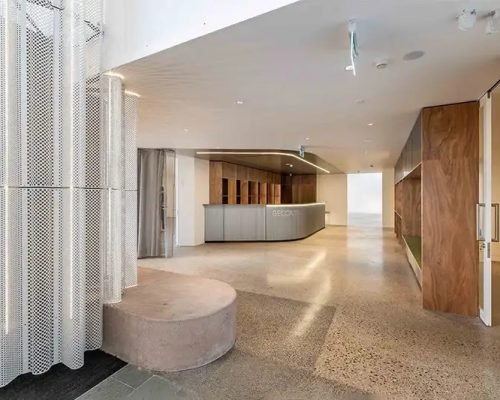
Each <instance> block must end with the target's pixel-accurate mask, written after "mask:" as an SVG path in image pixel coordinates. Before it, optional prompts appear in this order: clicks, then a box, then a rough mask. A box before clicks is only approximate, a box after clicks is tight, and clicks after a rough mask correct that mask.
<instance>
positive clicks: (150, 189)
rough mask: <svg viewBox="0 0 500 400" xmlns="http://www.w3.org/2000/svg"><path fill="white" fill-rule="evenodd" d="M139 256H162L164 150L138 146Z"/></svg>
mask: <svg viewBox="0 0 500 400" xmlns="http://www.w3.org/2000/svg"><path fill="white" fill-rule="evenodd" d="M137 164H138V188H139V194H138V196H139V199H138V200H139V201H138V213H137V214H138V219H139V221H138V224H137V241H138V257H139V258H144V257H161V256H162V249H163V246H162V207H163V204H162V185H163V173H164V169H165V151H164V150H156V149H139V155H138V162H137Z"/></svg>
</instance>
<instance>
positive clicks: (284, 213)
mask: <svg viewBox="0 0 500 400" xmlns="http://www.w3.org/2000/svg"><path fill="white" fill-rule="evenodd" d="M296 215H297V210H273V217H295V216H296Z"/></svg>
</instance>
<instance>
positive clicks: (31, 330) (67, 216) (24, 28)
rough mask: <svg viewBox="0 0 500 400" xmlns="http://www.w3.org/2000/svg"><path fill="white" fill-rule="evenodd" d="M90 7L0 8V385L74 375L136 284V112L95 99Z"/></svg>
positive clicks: (57, 0)
mask: <svg viewBox="0 0 500 400" xmlns="http://www.w3.org/2000/svg"><path fill="white" fill-rule="evenodd" d="M100 4H101V1H100V0H51V1H49V2H48V1H41V0H0V328H1V329H0V387H1V386H4V385H6V384H7V383H9V382H10V381H12V380H13V379H14V378H15V377H16V376H18V375H20V374H22V373H26V372H32V373H34V374H40V373H43V372H45V371H47V370H48V369H49V368H50V367H51V366H52V365H54V364H57V363H60V362H63V363H64V364H66V365H67V366H69V367H70V368H78V367H81V366H82V365H83V361H84V356H83V354H84V351H85V350H89V349H97V348H99V347H100V346H101V342H102V304H103V301H120V300H121V291H122V287H124V286H132V285H135V284H136V279H137V278H136V277H137V272H136V262H135V252H134V251H135V250H134V249H135V248H136V244H135V243H134V241H135V236H134V235H135V229H136V228H135V224H136V222H135V221H136V217H135V215H136V206H135V203H134V201H135V200H134V193H135V189H136V187H135V186H134V185H133V184H128V183H127V184H126V183H125V182H133V181H134V180H135V178H133V177H131V174H132V173H135V172H133V171H132V169H133V167H131V165H135V162H136V161H135V157H136V155H135V149H134V151H132V148H133V147H135V136H134V137H133V138H132V137H130V135H132V134H133V135H135V132H136V131H135V118H136V116H135V114H134V115H130V114H127V113H128V112H130V110H132V112H134V113H135V112H136V111H135V107H133V106H132V107H131V106H130V104H129V103H128V102H127V99H126V97H124V94H123V88H122V84H121V82H120V81H119V80H118V82H117V81H113V85H111V84H109V85H108V83H109V82H105V83H104V85H107V86H106V89H108V91H107V93H108V94H109V93H111V94H112V95H113V96H114V97H113V100H112V104H111V107H109V104H108V103H109V101H110V98H106V95H104V91H103V82H102V79H101V77H100V75H99V74H100V60H99V54H100V42H101V33H102V32H101V31H100V26H101V24H100V16H101V9H100ZM106 102H107V103H106ZM107 112H108V114H106V113H107ZM127 115H128V116H127ZM109 117H110V118H109ZM130 121H133V123H131V122H130ZM106 122H107V123H108V125H107V126H108V127H110V129H105V128H104V126H105V124H106ZM131 126H133V128H130V127H131ZM127 132H128V133H127ZM129 157H133V159H132V160H129ZM127 171H129V172H127Z"/></svg>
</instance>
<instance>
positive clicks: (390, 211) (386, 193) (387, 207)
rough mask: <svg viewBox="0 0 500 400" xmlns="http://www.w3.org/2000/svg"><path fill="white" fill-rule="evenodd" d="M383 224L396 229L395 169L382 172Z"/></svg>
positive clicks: (385, 226)
mask: <svg viewBox="0 0 500 400" xmlns="http://www.w3.org/2000/svg"><path fill="white" fill-rule="evenodd" d="M382 224H383V227H384V228H394V168H388V169H384V170H383V171H382Z"/></svg>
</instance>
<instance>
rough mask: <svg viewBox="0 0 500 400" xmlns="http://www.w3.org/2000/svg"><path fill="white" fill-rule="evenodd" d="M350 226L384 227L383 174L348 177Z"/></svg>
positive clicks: (351, 175)
mask: <svg viewBox="0 0 500 400" xmlns="http://www.w3.org/2000/svg"><path fill="white" fill-rule="evenodd" d="M347 214H348V224H349V225H352V226H373V227H382V173H361V174H349V175H348V176H347Z"/></svg>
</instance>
